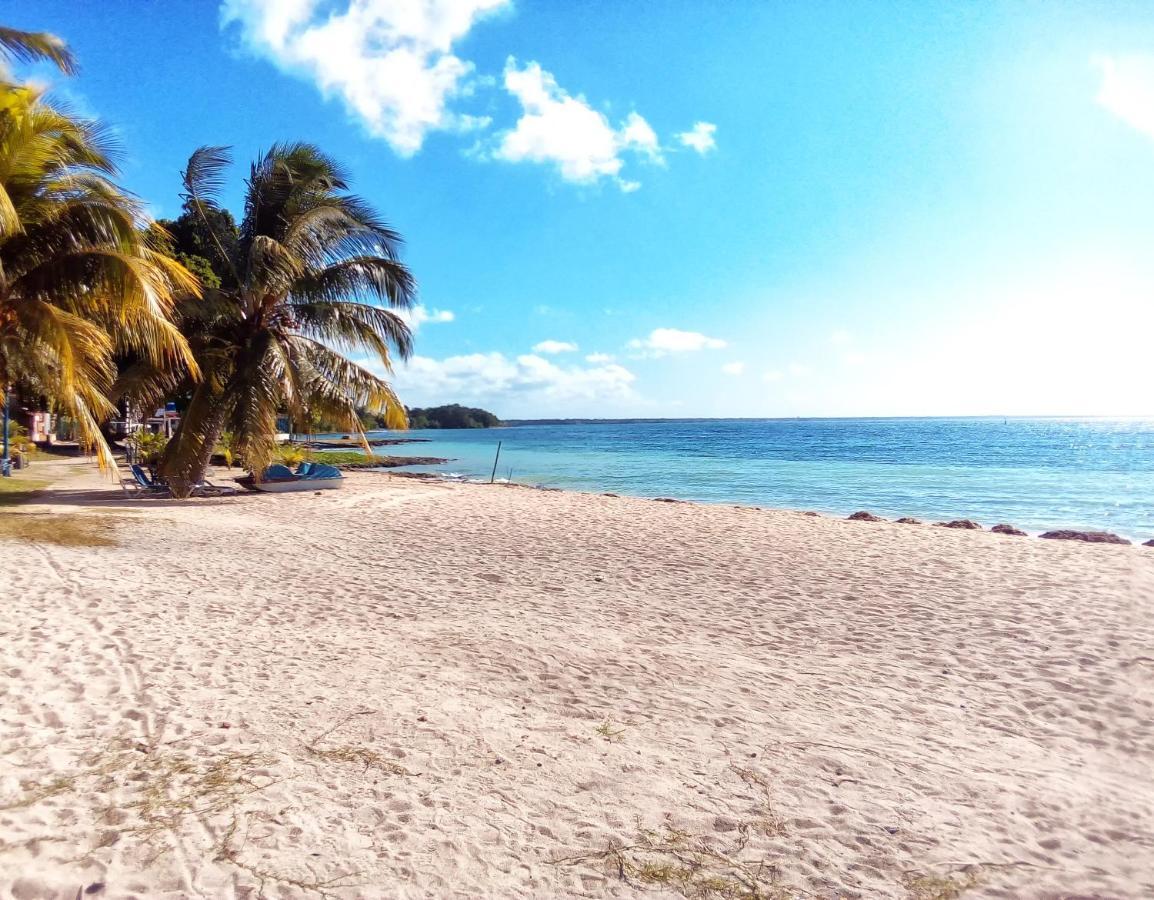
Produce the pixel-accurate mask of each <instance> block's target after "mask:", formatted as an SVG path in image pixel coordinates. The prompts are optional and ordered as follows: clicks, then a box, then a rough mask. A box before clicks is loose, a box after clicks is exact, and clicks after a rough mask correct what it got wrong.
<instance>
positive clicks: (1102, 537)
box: [1041, 531, 1130, 544]
mask: <svg viewBox="0 0 1154 900" xmlns="http://www.w3.org/2000/svg"><path fill="white" fill-rule="evenodd" d="M1041 536H1042V537H1044V538H1046V539H1047V540H1051V541H1085V542H1086V543H1087V544H1129V543H1130V542H1129V541H1128V540H1126V538H1124V537H1119V536H1118V535H1116V534H1111V533H1110V532H1109V531H1047V532H1046V533H1045V534H1043V535H1041Z"/></svg>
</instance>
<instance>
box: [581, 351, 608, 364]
mask: <svg viewBox="0 0 1154 900" xmlns="http://www.w3.org/2000/svg"><path fill="white" fill-rule="evenodd" d="M585 362H587V363H607V362H613V357H612V355H610V354H608V353H590V354H589V355H588V356H586V357H585Z"/></svg>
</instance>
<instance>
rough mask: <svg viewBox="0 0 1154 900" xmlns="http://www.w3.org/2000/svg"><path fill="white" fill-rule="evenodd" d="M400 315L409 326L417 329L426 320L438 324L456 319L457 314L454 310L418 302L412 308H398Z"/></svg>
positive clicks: (414, 329)
mask: <svg viewBox="0 0 1154 900" xmlns="http://www.w3.org/2000/svg"><path fill="white" fill-rule="evenodd" d="M396 313H397V315H398V316H400V317H401V318H402V319H404V320H405V322H407V323H408V326H409V327H410V328H411V329H413V331H416V330H417V329H418V328H420V327H421V326H422V325H424V324H425V323H426V322H428V323H430V324H433V325H436V324H439V323H443V322H452V321H453V320H454V319H456V318H457V317H456V315H455V314H454V313H453V311H452V310H448V309H432V310H431V309H428V308H427V307H426V306H424V305H422V304H420V303H418V304H417V305H416V306H414V307H413V308H412V309H398V310H396Z"/></svg>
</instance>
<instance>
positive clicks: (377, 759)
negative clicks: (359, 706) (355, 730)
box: [305, 710, 413, 775]
mask: <svg viewBox="0 0 1154 900" xmlns="http://www.w3.org/2000/svg"><path fill="white" fill-rule="evenodd" d="M372 712H373V710H361V711H360V712H354V713H349V715H347V716H345V717H344V718H343V719H341V720H340V721H339V722H337V724H336V725H334V726H333V727H332V728H330V729H328V730H327V731H324V732H322V733H321V734H319V735H317V736H316V737H315V738H313V739H312V741H310V742H309V743H308V744H306V745H305V750H306V751H307V752H308V754H309V755H310V756H315V757H317V758H318V759H323V760H325V761H329V762H345V763H356V764H358V765H360V766H363V767H364V769H365V771H366V772H367V771H368V770H369V769H378V770H380V771H382V772H385V773H387V774H389V775H412V774H413V773H412V772H410V771H409V770H408V769H406V768H405V767H404V766H402V765H399V764H398V763H395V762H393V761H392V760H391V759H385V757H383V756H381V754H379V753H377V752H376V751H375V750H370V749H368V748H367V747H354V746H351V745H343V746H338V747H329V748H322V747H321V746H320V743H321V742H322V741H323V740H325V739H326V738H327V737H328V736H329V735H331V734H333V733H334V732H336V731H337V730H338V729H340V728H343V727H344V726H345V725H347V724H348V723H349V722H351V721H352V720H353V719H355V718H356V717H357V716H367V715H371V714H372Z"/></svg>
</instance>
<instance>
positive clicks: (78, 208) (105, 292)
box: [0, 30, 198, 468]
mask: <svg viewBox="0 0 1154 900" xmlns="http://www.w3.org/2000/svg"><path fill="white" fill-rule="evenodd" d="M13 35H16V36H20V35H22V33H21V32H12V31H3V30H0V47H4V48H6V49H11V47H12V46H14V45H15V46H21V45H20V44H19V42H16V43H15V44H14V40H15V39H14V38H13ZM41 37H42V36H41ZM25 46H27V42H26V43H25ZM32 46H34V47H35V46H37V45H35V44H34V45H32ZM40 46H42V47H43V46H44V45H40ZM46 46H47V50H43V49H42V50H41V51H40V52H41V53H42V55H44V54H47V55H49V56H50V57H51V56H52V54H53V53H55V57H54V58H58V59H59V60H62V61H64V62H65V63H67V64H69V65H70V62H69V61H70V60H71V57H70V56H68V55H67V52H66V50H63V49H61V48H60V47H59V46H57V45H55V44H52V43H51V42H49V43H48V44H47V45H46ZM111 153H112V147H111V145H110V141H109V139H108V133H107V131H106V129H104V128H103V127H102V126H101V125H99V124H98V123H95V122H92V121H88V120H85V119H80V118H77V117H74V116H71V115H69V114H68V113H67V112H65V111H63V110H60V109H57V108H56V107H54V106H53V105H52V104H51V103H49V102H48V101H46V100H45V99H44V97H43V96H42V94H41V92H40V91H39V89H36V88H32V87H28V86H19V85H14V84H10V83H7V82H2V83H0V388H2V389H3V390H4V391H7V390H8V388H9V387H10V386H11V385H13V384H14V383H22V384H26V385H31V386H33V387H34V388H35V389H36V390H37V392H39V393H43V394H46V395H48V396H50V397H52V398H53V399H54V400H55V401H56V402H57V403H58V404H59V405H60V406H61V407H62V408H63V409H64V410H65V411H67V412H68V413H69V414H71V416H72V417H73V418H74V419H75V420H76V423H77V426H78V430H79V434H80V437H81V438H82V440H83V441H84V442H85V443H87V444H89V445H90V446H92V447H94V448H95V449H96V451H97V453H98V458H99V460H100V462H101V464H102V466H105V467H112V468H114V467H115V464H114V463H113V460H112V454H111V452H110V451H109V449H108V445H107V444H106V443H105V441H104V439H103V437H102V436H101V434H100V431H99V427H98V421H99V420H100V419H102V418H104V417H106V416H107V415H108V414H110V413H111V412H112V411H113V408H112V406H111V404H110V403H109V401H108V399H107V392H108V391H109V389H110V388H111V386H112V383H113V379H114V377H115V374H116V370H115V365H114V358H115V356H116V355H117V354H120V353H135V354H138V355H140V356H141V357H142V358H145V359H148V360H149V361H150V362H151V363H152V364H153V365H155V366H158V367H172V366H174V365H180V366H181V367H183V368H185V369H187V370H189V371H193V372H195V371H197V370H196V361H195V359H193V358H192V356H191V353H190V352H189V348H188V345H187V343H186V342H185V340H184V338H183V337H182V336H181V334H180V332H179V331H178V330H177V329H176V327H175V326H174V325H173V323H172V322H171V321H170V320H169V313H170V310H171V305H172V301H173V296H174V294H175V293H177V292H179V293H183V294H195V292H196V291H197V290H198V285H197V282H196V280H195V279H194V278H193V277H192V276H191V275H190V274H189V273H188V272H187V271H186V270H185V269H184V268H183V267H182V266H180V265H179V264H178V263H176V262H175V261H174V260H172V259H170V258H169V257H167V256H165V255H164V254H162V253H158V252H156V251H155V250H154V249H152V247H151V246H150V245H149V243H148V241H147V238H146V233H145V231H144V230H143V228H142V223H143V222H144V216H143V214H142V210H141V208H140V206H139V204H138V203H137V201H135V200H134V199H133V198H131V197H129V196H128V195H126V194H125V193H124V192H122V191H121V190H120V189H119V188H117V187H116V185H115V184H114V183H113V182H112V181H111V177H112V176H113V175H114V174H115V167H114V165H113V163H112V159H111Z"/></svg>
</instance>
